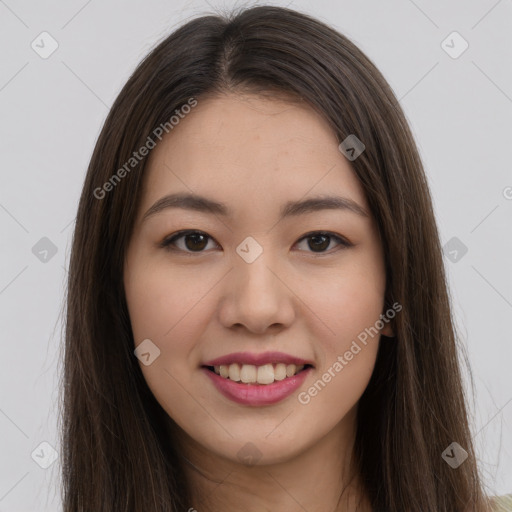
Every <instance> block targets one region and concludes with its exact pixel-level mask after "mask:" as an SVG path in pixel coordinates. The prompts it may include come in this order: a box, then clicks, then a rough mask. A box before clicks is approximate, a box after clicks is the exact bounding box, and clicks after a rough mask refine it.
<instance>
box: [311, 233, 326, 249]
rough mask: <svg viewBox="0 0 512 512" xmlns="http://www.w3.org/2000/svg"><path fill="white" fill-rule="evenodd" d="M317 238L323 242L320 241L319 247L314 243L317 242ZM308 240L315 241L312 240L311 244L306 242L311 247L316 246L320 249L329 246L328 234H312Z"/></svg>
mask: <svg viewBox="0 0 512 512" xmlns="http://www.w3.org/2000/svg"><path fill="white" fill-rule="evenodd" d="M319 239H324V240H323V243H322V242H320V244H321V245H320V247H319V246H318V245H316V244H317V243H318V240H319ZM310 240H316V242H313V246H312V245H311V243H308V245H309V247H310V248H311V249H313V248H316V249H320V250H325V249H326V248H327V247H329V243H330V237H329V236H328V235H313V236H311V237H310ZM326 240H327V245H326V244H325V241H326Z"/></svg>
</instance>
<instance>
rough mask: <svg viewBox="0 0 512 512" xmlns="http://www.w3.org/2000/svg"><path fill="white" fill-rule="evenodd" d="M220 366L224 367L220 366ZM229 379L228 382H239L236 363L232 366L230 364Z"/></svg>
mask: <svg viewBox="0 0 512 512" xmlns="http://www.w3.org/2000/svg"><path fill="white" fill-rule="evenodd" d="M221 366H224V365H222V364H221ZM228 372H229V374H228V375H229V378H230V380H234V381H236V382H238V381H239V380H240V366H238V364H236V363H233V364H230V365H229V370H228Z"/></svg>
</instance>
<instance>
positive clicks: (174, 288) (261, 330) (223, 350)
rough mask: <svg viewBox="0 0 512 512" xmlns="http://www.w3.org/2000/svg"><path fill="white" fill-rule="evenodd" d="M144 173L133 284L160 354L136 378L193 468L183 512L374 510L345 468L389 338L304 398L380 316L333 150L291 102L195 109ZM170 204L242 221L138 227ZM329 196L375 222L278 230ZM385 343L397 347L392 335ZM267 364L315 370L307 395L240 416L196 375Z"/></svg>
mask: <svg viewBox="0 0 512 512" xmlns="http://www.w3.org/2000/svg"><path fill="white" fill-rule="evenodd" d="M146 172H147V174H146V176H145V183H144V188H143V191H142V203H141V207H140V210H139V214H138V217H137V220H136V223H135V227H134V231H133V235H132V238H131V241H130V244H129V247H128V250H127V254H126V260H125V268H124V284H125V291H126V299H127V303H128V308H129V313H130V320H131V325H132V329H133V334H134V339H135V345H136V346H137V345H138V344H139V343H141V342H142V340H144V339H147V338H149V339H151V340H152V342H153V343H154V344H155V345H156V346H158V347H159V349H160V356H159V357H158V358H156V359H155V360H154V362H153V363H152V364H150V365H149V366H145V365H143V364H142V363H140V366H141V369H142V372H143V374H144V378H145V379H146V381H147V383H148V386H149V387H150V389H151V391H152V392H153V394H154V395H155V397H156V399H157V400H158V402H159V403H160V404H161V406H162V407H163V409H164V410H165V411H166V412H167V413H168V415H169V417H170V418H171V419H172V422H174V423H175V424H176V425H177V430H178V432H177V434H176V435H177V436H178V437H179V446H180V448H181V450H182V453H183V455H184V456H185V457H186V459H187V460H188V461H189V462H190V464H187V465H186V474H187V477H188V479H189V481H190V485H191V488H192V490H193V497H194V502H193V503H191V504H190V507H191V508H193V507H195V508H196V509H197V510H199V511H200V512H201V511H203V510H211V511H220V510H223V511H224V512H225V511H233V512H234V511H239V510H244V511H245V512H256V511H258V512H261V511H266V510H268V511H270V510H273V511H275V510H279V511H281V512H286V511H290V512H291V511H296V510H299V509H300V510H302V508H301V507H303V509H304V510H307V511H308V512H320V511H322V512H325V511H327V510H329V511H335V510H338V511H345V512H349V511H355V510H356V509H357V510H370V508H369V506H368V502H367V498H366V496H365V495H364V493H362V492H361V491H360V485H359V479H358V475H357V472H356V471H355V468H354V467H353V466H352V465H351V463H350V454H351V450H352V447H353V443H354V436H355V432H356V430H355V425H356V423H355V420H356V411H357V403H358V401H359V399H360V397H361V395H362V393H363V391H364V390H365V388H366V386H367V384H368V382H369V379H370V377H371V374H372V371H373V368H374V364H375V359H376V355H377V349H378V345H379V342H380V340H379V338H380V336H379V335H377V336H375V337H373V338H372V339H370V341H369V342H368V344H367V345H366V346H364V347H363V349H362V350H361V351H360V352H359V353H358V354H357V355H355V356H354V358H353V359H352V360H351V361H350V362H349V363H348V364H347V365H346V366H345V367H344V368H343V370H342V371H341V372H339V373H337V374H336V376H335V377H334V378H332V380H331V381H330V382H329V383H328V384H327V385H326V386H325V387H324V388H323V389H322V390H321V391H320V392H319V393H318V394H317V395H316V396H315V397H313V398H312V399H311V401H310V402H309V403H308V404H307V405H304V404H301V403H300V402H299V401H298V399H297V395H298V393H299V392H301V391H305V390H307V389H308V388H309V387H311V386H312V385H313V383H314V382H315V381H317V380H318V379H319V378H321V376H322V374H323V373H324V372H326V371H327V369H328V368H329V367H332V365H333V364H334V363H335V361H336V360H337V357H338V356H339V355H343V354H344V353H345V352H346V351H347V350H348V349H349V348H350V346H351V343H352V342H353V341H354V340H356V338H357V336H358V334H359V333H361V332H362V331H364V329H365V328H368V327H370V326H374V325H375V323H376V321H377V320H378V319H379V317H380V315H381V313H384V311H385V310H384V293H385V286H386V276H385V267H384V256H383V252H382V245H381V240H380V237H379V233H378V230H377V227H376V223H375V220H374V219H373V218H372V216H371V215H370V214H369V207H368V204H367V201H366V197H365V194H364V190H363V189H362V186H361V184H360V183H359V181H358V179H357V177H356V175H355V173H354V171H353V170H352V168H351V164H350V162H349V161H348V160H347V159H346V158H345V156H344V155H343V154H342V153H341V152H340V151H339V149H338V141H337V139H336V136H335V135H334V133H333V132H332V131H331V129H330V128H329V126H328V125H327V124H326V122H325V121H324V120H323V119H322V118H321V117H320V116H319V115H318V114H317V113H315V112H314V111H313V110H312V109H310V108H308V107H307V106H306V105H300V104H298V103H294V102H291V101H287V100H286V99H283V98H277V97H276V98H275V99H268V98H267V99H264V98H262V97H258V96H253V95H246V96H243V95H241V94H234V93H230V94H226V95H219V96H217V97H208V98H198V105H197V106H196V107H195V108H194V109H193V110H192V112H191V113H190V114H188V115H187V116H186V117H185V118H184V119H182V120H181V121H180V123H179V125H177V126H176V127H175V128H174V129H173V131H172V132H170V133H169V134H168V135H167V136H166V137H165V138H164V139H163V140H162V142H160V143H159V144H158V145H157V146H156V148H155V149H153V150H152V152H151V154H150V160H149V162H148V167H147V170H146ZM175 192H194V193H196V194H199V195H202V196H207V197H209V198H211V199H214V200H216V201H220V202H223V203H225V204H226V205H227V206H228V207H229V208H230V209H231V210H232V211H233V215H232V216H230V217H226V218H224V217H222V216H220V215H218V214H217V215H213V214H211V213H203V212H195V211H189V210H184V209H178V208H169V209H165V210H162V211H161V212H159V213H157V214H155V215H152V216H150V217H148V218H146V220H144V221H143V220H142V219H143V216H144V213H145V212H146V211H147V210H148V209H149V208H150V207H151V206H152V205H153V204H154V203H155V202H156V201H157V200H158V199H160V198H161V197H163V196H165V195H166V194H169V193H175ZM321 194H328V195H339V196H343V197H346V198H350V199H351V200H353V201H355V202H356V203H357V204H358V205H360V206H361V207H362V208H364V209H365V210H366V211H367V212H368V216H361V215H357V214H355V213H353V212H351V211H349V210H334V209H328V210H321V211H315V212H311V213H307V214H303V215H300V216H297V217H290V218H286V219H283V220H279V218H278V215H279V211H280V208H281V205H283V204H284V203H285V202H287V201H291V200H300V199H305V198H309V197H313V196H316V195H321ZM184 229H192V230H199V231H201V232H203V233H206V234H207V235H208V237H210V238H206V239H205V240H203V241H201V240H199V241H197V239H196V240H194V239H193V238H192V239H190V238H189V239H188V245H187V238H186V237H184V238H183V237H182V238H181V239H179V240H177V241H176V242H175V250H174V251H172V250H168V249H166V248H161V247H159V246H158V244H159V243H160V242H162V241H163V240H164V239H166V238H168V237H169V236H170V235H172V234H173V233H176V232H177V231H179V230H184ZM320 230H323V231H330V232H332V233H333V234H336V235H339V236H341V237H342V238H344V239H346V240H348V241H349V242H350V243H351V244H352V245H351V246H349V247H344V246H343V245H341V244H340V243H339V242H338V241H337V240H336V239H334V238H331V241H330V243H329V242H328V240H329V239H327V241H326V242H325V244H324V245H321V244H320V248H318V242H317V245H314V243H313V242H314V240H313V241H312V240H311V238H304V235H306V234H309V233H310V232H312V231H320ZM248 236H251V237H253V238H254V239H255V240H256V241H257V242H258V243H259V245H260V246H261V247H262V249H263V252H262V254H261V255H260V256H259V257H258V258H257V259H256V260H255V261H254V262H252V263H250V264H249V263H247V262H246V261H245V260H244V259H242V258H241V257H240V256H239V255H238V253H237V252H236V248H237V246H239V244H240V243H241V242H242V241H243V240H244V239H245V238H246V237H248ZM308 242H309V244H308ZM196 248H198V249H196ZM180 249H181V251H180ZM194 249H196V251H195V252H194ZM201 251H202V252H201ZM381 332H382V333H383V334H385V335H387V336H392V335H393V331H392V327H391V324H390V323H387V324H386V325H385V327H384V328H383V330H382V331H381ZM268 350H278V351H282V352H285V353H288V354H291V355H295V356H298V357H302V358H304V359H307V360H311V361H313V364H314V369H313V371H312V372H311V373H310V375H309V376H308V377H307V379H306V381H305V382H304V384H303V385H302V386H301V387H300V389H298V390H297V391H296V392H294V393H293V394H292V395H291V396H289V397H287V398H286V399H285V400H283V401H281V402H279V403H277V404H273V405H267V406H259V407H251V406H245V405H239V404H237V403H235V402H232V401H231V400H229V399H227V398H225V397H224V396H223V395H221V394H220V393H219V392H218V391H217V390H216V388H215V387H214V386H213V385H212V383H211V382H210V379H209V378H208V377H207V376H206V375H204V373H203V370H201V365H202V364H203V363H204V362H206V361H208V360H210V359H213V358H216V357H219V356H222V355H225V354H229V353H232V352H238V351H249V352H254V353H261V352H265V351H268ZM174 423H173V424H174ZM248 442H250V443H253V444H254V445H255V446H256V447H257V450H258V454H259V457H260V458H259V459H258V460H257V461H256V464H255V465H252V464H250V463H249V464H248V463H244V462H243V461H242V460H240V459H239V457H238V455H237V454H238V452H239V450H240V449H241V448H242V447H244V446H246V444H247V443H248ZM343 488H346V490H345V492H344V493H343V495H342V497H341V499H340V493H341V490H342V489H343ZM338 500H339V501H338ZM357 502H361V503H360V505H359V507H360V508H357V507H356V504H357Z"/></svg>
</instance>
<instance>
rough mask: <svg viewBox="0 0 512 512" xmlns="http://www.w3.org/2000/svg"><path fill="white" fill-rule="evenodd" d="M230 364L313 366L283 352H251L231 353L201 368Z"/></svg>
mask: <svg viewBox="0 0 512 512" xmlns="http://www.w3.org/2000/svg"><path fill="white" fill-rule="evenodd" d="M232 363H238V364H252V365H254V366H262V365H264V364H272V363H284V364H295V365H297V366H300V365H302V364H303V365H306V364H309V365H311V366H313V363H312V362H311V361H307V360H306V359H302V358H300V357H295V356H292V355H290V354H285V353H284V352H263V353H262V354H254V353H252V352H233V353H232V354H227V355H225V356H221V357H217V358H216V359H212V360H210V361H206V362H205V363H203V366H220V365H229V364H232Z"/></svg>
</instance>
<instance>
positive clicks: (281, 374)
mask: <svg viewBox="0 0 512 512" xmlns="http://www.w3.org/2000/svg"><path fill="white" fill-rule="evenodd" d="M274 379H275V380H283V379H286V365H285V364H283V363H279V364H276V368H275V370H274Z"/></svg>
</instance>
